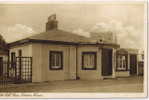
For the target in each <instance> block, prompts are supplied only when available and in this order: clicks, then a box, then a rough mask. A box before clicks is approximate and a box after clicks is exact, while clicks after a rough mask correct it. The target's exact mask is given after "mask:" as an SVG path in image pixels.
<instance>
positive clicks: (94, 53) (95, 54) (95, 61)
mask: <svg viewBox="0 0 149 100" xmlns="http://www.w3.org/2000/svg"><path fill="white" fill-rule="evenodd" d="M87 54H93V55H94V59H95V60H94V67H93V68H86V67H85V66H84V55H87ZM96 69H97V52H82V70H96Z"/></svg>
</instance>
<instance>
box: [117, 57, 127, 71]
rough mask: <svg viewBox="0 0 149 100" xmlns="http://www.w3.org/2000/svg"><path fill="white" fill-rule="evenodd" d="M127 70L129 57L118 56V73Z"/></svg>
mask: <svg viewBox="0 0 149 100" xmlns="http://www.w3.org/2000/svg"><path fill="white" fill-rule="evenodd" d="M126 70H127V56H126V55H118V56H117V71H126Z"/></svg>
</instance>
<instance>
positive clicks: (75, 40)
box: [8, 29, 119, 47]
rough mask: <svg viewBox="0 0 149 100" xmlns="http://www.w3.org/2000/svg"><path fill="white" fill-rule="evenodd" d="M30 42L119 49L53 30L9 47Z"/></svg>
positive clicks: (115, 45) (10, 44)
mask: <svg viewBox="0 0 149 100" xmlns="http://www.w3.org/2000/svg"><path fill="white" fill-rule="evenodd" d="M29 42H32V43H33V42H36V43H53V44H66V45H69V44H70V45H72V44H80V45H110V46H113V47H119V45H118V44H113V43H108V44H107V43H98V42H97V41H93V40H92V39H91V38H87V37H84V36H81V35H77V34H73V33H70V32H66V31H63V30H60V29H53V30H49V31H46V32H42V33H39V34H35V35H33V36H30V37H28V38H25V39H22V40H18V41H15V42H12V43H9V44H8V46H9V47H11V46H15V45H20V44H24V43H29Z"/></svg>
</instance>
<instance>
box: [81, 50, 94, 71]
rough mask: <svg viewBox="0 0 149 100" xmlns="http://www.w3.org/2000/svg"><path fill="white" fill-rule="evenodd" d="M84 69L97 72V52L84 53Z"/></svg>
mask: <svg viewBox="0 0 149 100" xmlns="http://www.w3.org/2000/svg"><path fill="white" fill-rule="evenodd" d="M82 69H83V70H96V52H83V53H82Z"/></svg>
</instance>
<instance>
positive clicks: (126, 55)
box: [116, 54, 128, 71]
mask: <svg viewBox="0 0 149 100" xmlns="http://www.w3.org/2000/svg"><path fill="white" fill-rule="evenodd" d="M118 56H121V57H122V56H125V58H126V68H125V69H118V68H119V67H118ZM116 71H128V54H117V55H116Z"/></svg>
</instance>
